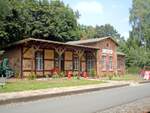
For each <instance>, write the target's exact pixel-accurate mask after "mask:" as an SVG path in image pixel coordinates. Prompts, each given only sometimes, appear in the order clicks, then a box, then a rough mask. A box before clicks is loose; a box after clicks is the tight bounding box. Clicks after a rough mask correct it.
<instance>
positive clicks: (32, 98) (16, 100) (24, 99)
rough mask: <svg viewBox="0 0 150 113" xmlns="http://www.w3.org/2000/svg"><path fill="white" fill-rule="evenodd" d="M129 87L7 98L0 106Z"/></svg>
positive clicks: (1, 101) (108, 87) (0, 101)
mask: <svg viewBox="0 0 150 113" xmlns="http://www.w3.org/2000/svg"><path fill="white" fill-rule="evenodd" d="M129 85H130V84H122V85H112V86H104V87H96V88H88V89H79V90H78V89H77V90H73V91H66V92H58V93H52V94H51V93H50V94H43V95H42V94H41V95H32V96H26V97H19V98H9V99H5V100H0V105H6V104H11V103H19V102H28V101H35V100H40V99H46V98H52V97H59V96H67V95H73V94H82V93H87V92H93V91H99V90H106V89H111V88H119V87H125V86H129Z"/></svg>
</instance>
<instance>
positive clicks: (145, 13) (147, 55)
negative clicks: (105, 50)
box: [121, 0, 150, 67]
mask: <svg viewBox="0 0 150 113" xmlns="http://www.w3.org/2000/svg"><path fill="white" fill-rule="evenodd" d="M149 20H150V0H133V3H132V8H131V9H130V24H131V25H132V30H131V32H130V37H129V39H128V40H127V42H126V44H125V45H124V47H123V46H122V48H121V49H122V50H123V51H124V52H125V53H126V64H127V66H128V67H132V66H138V67H143V66H144V65H150V23H149Z"/></svg>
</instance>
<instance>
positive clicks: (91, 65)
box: [87, 56, 95, 71]
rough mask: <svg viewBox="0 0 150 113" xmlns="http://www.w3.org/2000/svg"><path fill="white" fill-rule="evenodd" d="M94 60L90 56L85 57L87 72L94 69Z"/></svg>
mask: <svg viewBox="0 0 150 113" xmlns="http://www.w3.org/2000/svg"><path fill="white" fill-rule="evenodd" d="M94 64H95V60H94V59H93V58H92V56H88V57H87V69H88V71H91V69H93V68H94Z"/></svg>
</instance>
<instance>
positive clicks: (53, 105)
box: [0, 83, 150, 113]
mask: <svg viewBox="0 0 150 113" xmlns="http://www.w3.org/2000/svg"><path fill="white" fill-rule="evenodd" d="M149 96H150V84H149V83H147V84H143V85H138V86H129V87H128V86H127V87H123V88H115V89H109V90H103V91H96V92H92V93H84V94H78V95H71V96H64V97H57V98H50V99H44V100H38V101H34V102H26V103H17V104H10V105H5V106H0V113H96V112H100V111H103V110H106V109H108V108H111V107H115V106H119V105H121V104H125V103H129V102H132V101H135V100H138V99H142V98H145V97H149Z"/></svg>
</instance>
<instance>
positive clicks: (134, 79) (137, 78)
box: [112, 74, 142, 81]
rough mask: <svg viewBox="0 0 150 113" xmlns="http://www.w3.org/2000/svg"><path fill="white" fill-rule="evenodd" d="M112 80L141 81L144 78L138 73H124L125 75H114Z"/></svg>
mask: <svg viewBox="0 0 150 113" xmlns="http://www.w3.org/2000/svg"><path fill="white" fill-rule="evenodd" d="M112 80H117V81H121V80H125V81H130V80H132V81H139V80H142V78H140V77H139V76H138V75H132V74H127V75H123V76H120V77H119V76H114V77H113V78H112Z"/></svg>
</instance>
